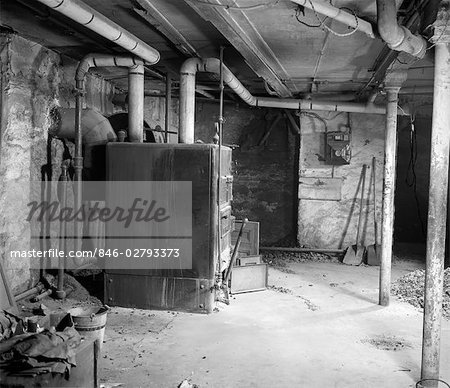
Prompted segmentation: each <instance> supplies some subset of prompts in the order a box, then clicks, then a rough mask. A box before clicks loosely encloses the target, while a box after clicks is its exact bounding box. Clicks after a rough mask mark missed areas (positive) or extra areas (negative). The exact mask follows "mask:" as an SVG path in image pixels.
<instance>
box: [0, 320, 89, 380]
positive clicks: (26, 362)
mask: <svg viewBox="0 0 450 388" xmlns="http://www.w3.org/2000/svg"><path fill="white" fill-rule="evenodd" d="M80 343H81V337H80V335H79V333H78V332H77V331H76V330H75V329H74V327H73V325H72V326H68V327H65V328H64V329H62V330H61V331H56V329H55V328H51V329H50V330H43V331H42V332H40V333H23V334H17V335H13V336H11V337H10V338H9V339H7V340H3V341H1V342H0V371H1V373H2V374H3V373H6V374H8V375H20V376H35V375H38V374H41V373H49V372H52V373H61V374H64V375H65V376H66V377H68V375H69V373H70V368H71V367H72V366H76V365H75V354H76V349H77V347H78V346H79V345H80Z"/></svg>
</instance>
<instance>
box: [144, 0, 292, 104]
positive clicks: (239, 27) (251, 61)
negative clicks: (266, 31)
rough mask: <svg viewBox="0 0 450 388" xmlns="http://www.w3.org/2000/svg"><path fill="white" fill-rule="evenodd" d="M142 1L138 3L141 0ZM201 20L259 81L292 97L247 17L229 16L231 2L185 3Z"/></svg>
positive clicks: (282, 73) (279, 67)
mask: <svg viewBox="0 0 450 388" xmlns="http://www.w3.org/2000/svg"><path fill="white" fill-rule="evenodd" d="M141 1H142V0H141ZM185 2H186V3H187V4H188V5H189V6H190V7H191V8H192V9H194V10H195V11H196V12H197V13H198V14H199V15H200V16H201V17H202V18H203V19H205V20H207V21H209V22H211V23H212V24H213V25H214V26H215V27H216V28H217V29H218V30H219V31H220V32H221V33H222V35H223V36H224V37H225V38H226V39H227V40H228V41H229V42H230V43H231V44H232V45H233V46H234V47H235V48H236V49H237V50H238V51H239V52H240V53H241V54H242V56H243V57H244V58H245V60H246V62H247V64H248V65H249V66H250V68H251V69H252V70H253V71H254V72H255V73H256V74H258V75H259V76H260V77H262V78H263V79H264V80H265V81H266V82H267V83H268V84H269V85H270V86H271V88H272V89H273V90H274V91H276V92H277V94H278V95H279V96H280V97H292V93H291V91H290V90H289V88H288V87H287V86H286V85H285V83H284V82H283V80H287V79H288V78H289V76H288V74H287V72H286V70H285V69H284V68H283V66H282V64H281V63H280V61H279V60H278V59H277V57H276V56H275V54H274V53H273V51H272V50H271V49H270V47H269V46H268V44H267V43H266V42H265V40H264V39H263V38H262V37H261V35H260V34H259V33H258V31H257V30H256V28H255V27H254V25H253V24H252V23H251V22H250V20H249V19H248V18H247V16H246V15H245V14H244V13H243V12H241V11H238V10H233V11H232V12H230V11H229V10H227V8H226V6H227V5H233V4H234V1H233V0H231V2H230V1H229V0H211V1H210V3H213V4H216V5H219V6H218V7H215V6H211V5H210V4H205V3H201V2H195V1H192V0H185Z"/></svg>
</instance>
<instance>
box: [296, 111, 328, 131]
mask: <svg viewBox="0 0 450 388" xmlns="http://www.w3.org/2000/svg"><path fill="white" fill-rule="evenodd" d="M300 115H301V116H308V117H313V118H315V119H317V120H319V121H321V122H322V123H323V125H324V126H325V133H327V132H328V125H327V122H326V121H325V119H324V118H323V117H320V116H319V115H318V114H317V113H314V112H303V111H302V112H300Z"/></svg>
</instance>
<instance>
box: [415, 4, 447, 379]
mask: <svg viewBox="0 0 450 388" xmlns="http://www.w3.org/2000/svg"><path fill="white" fill-rule="evenodd" d="M441 4H442V5H444V4H446V5H447V7H446V8H444V7H442V8H441V10H440V11H439V13H438V19H437V21H436V23H435V29H434V43H435V45H436V47H435V63H434V95H433V123H432V129H431V163H430V191H429V205H428V206H429V207H428V232H427V261H426V274H425V308H424V316H423V342H422V379H434V380H428V381H424V382H422V386H423V387H437V386H438V382H437V381H436V380H435V379H438V378H439V362H440V342H441V319H442V297H443V277H444V255H445V227H446V215H447V190H448V168H449V144H450V127H449V125H450V124H449V123H450V109H449V106H450V25H449V18H450V11H449V6H450V3H449V2H446V1H442V2H441Z"/></svg>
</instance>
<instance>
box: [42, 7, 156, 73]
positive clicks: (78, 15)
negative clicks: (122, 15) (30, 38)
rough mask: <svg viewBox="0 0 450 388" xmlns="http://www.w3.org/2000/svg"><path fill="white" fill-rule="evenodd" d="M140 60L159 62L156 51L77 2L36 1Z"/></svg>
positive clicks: (148, 62) (151, 62) (93, 10)
mask: <svg viewBox="0 0 450 388" xmlns="http://www.w3.org/2000/svg"><path fill="white" fill-rule="evenodd" d="M37 1H39V2H40V3H42V4H45V5H46V6H48V7H50V8H52V9H53V10H55V11H57V12H59V13H61V14H63V15H64V16H67V17H68V18H69V19H72V20H73V21H75V22H77V23H79V24H81V25H83V26H85V27H86V28H88V29H90V30H91V31H94V32H96V33H97V34H99V35H101V36H103V37H104V38H106V39H108V40H110V41H111V42H113V43H115V44H117V45H118V46H120V47H122V48H124V49H125V50H128V51H130V52H131V53H133V55H136V56H138V57H140V58H142V59H143V60H144V61H145V63H146V64H149V65H154V64H155V63H157V62H158V61H159V58H160V54H159V52H158V50H156V49H154V48H153V47H151V46H149V45H148V44H147V43H145V42H143V41H142V40H140V39H139V38H137V37H136V36H134V35H133V34H131V33H130V32H128V31H127V30H125V29H124V28H122V27H120V26H119V25H118V24H116V23H114V22H113V21H112V20H110V19H108V18H107V17H106V16H104V15H102V14H101V13H100V12H97V11H96V10H95V9H93V8H91V7H89V6H88V5H87V4H85V3H83V2H81V1H79V0H37Z"/></svg>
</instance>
